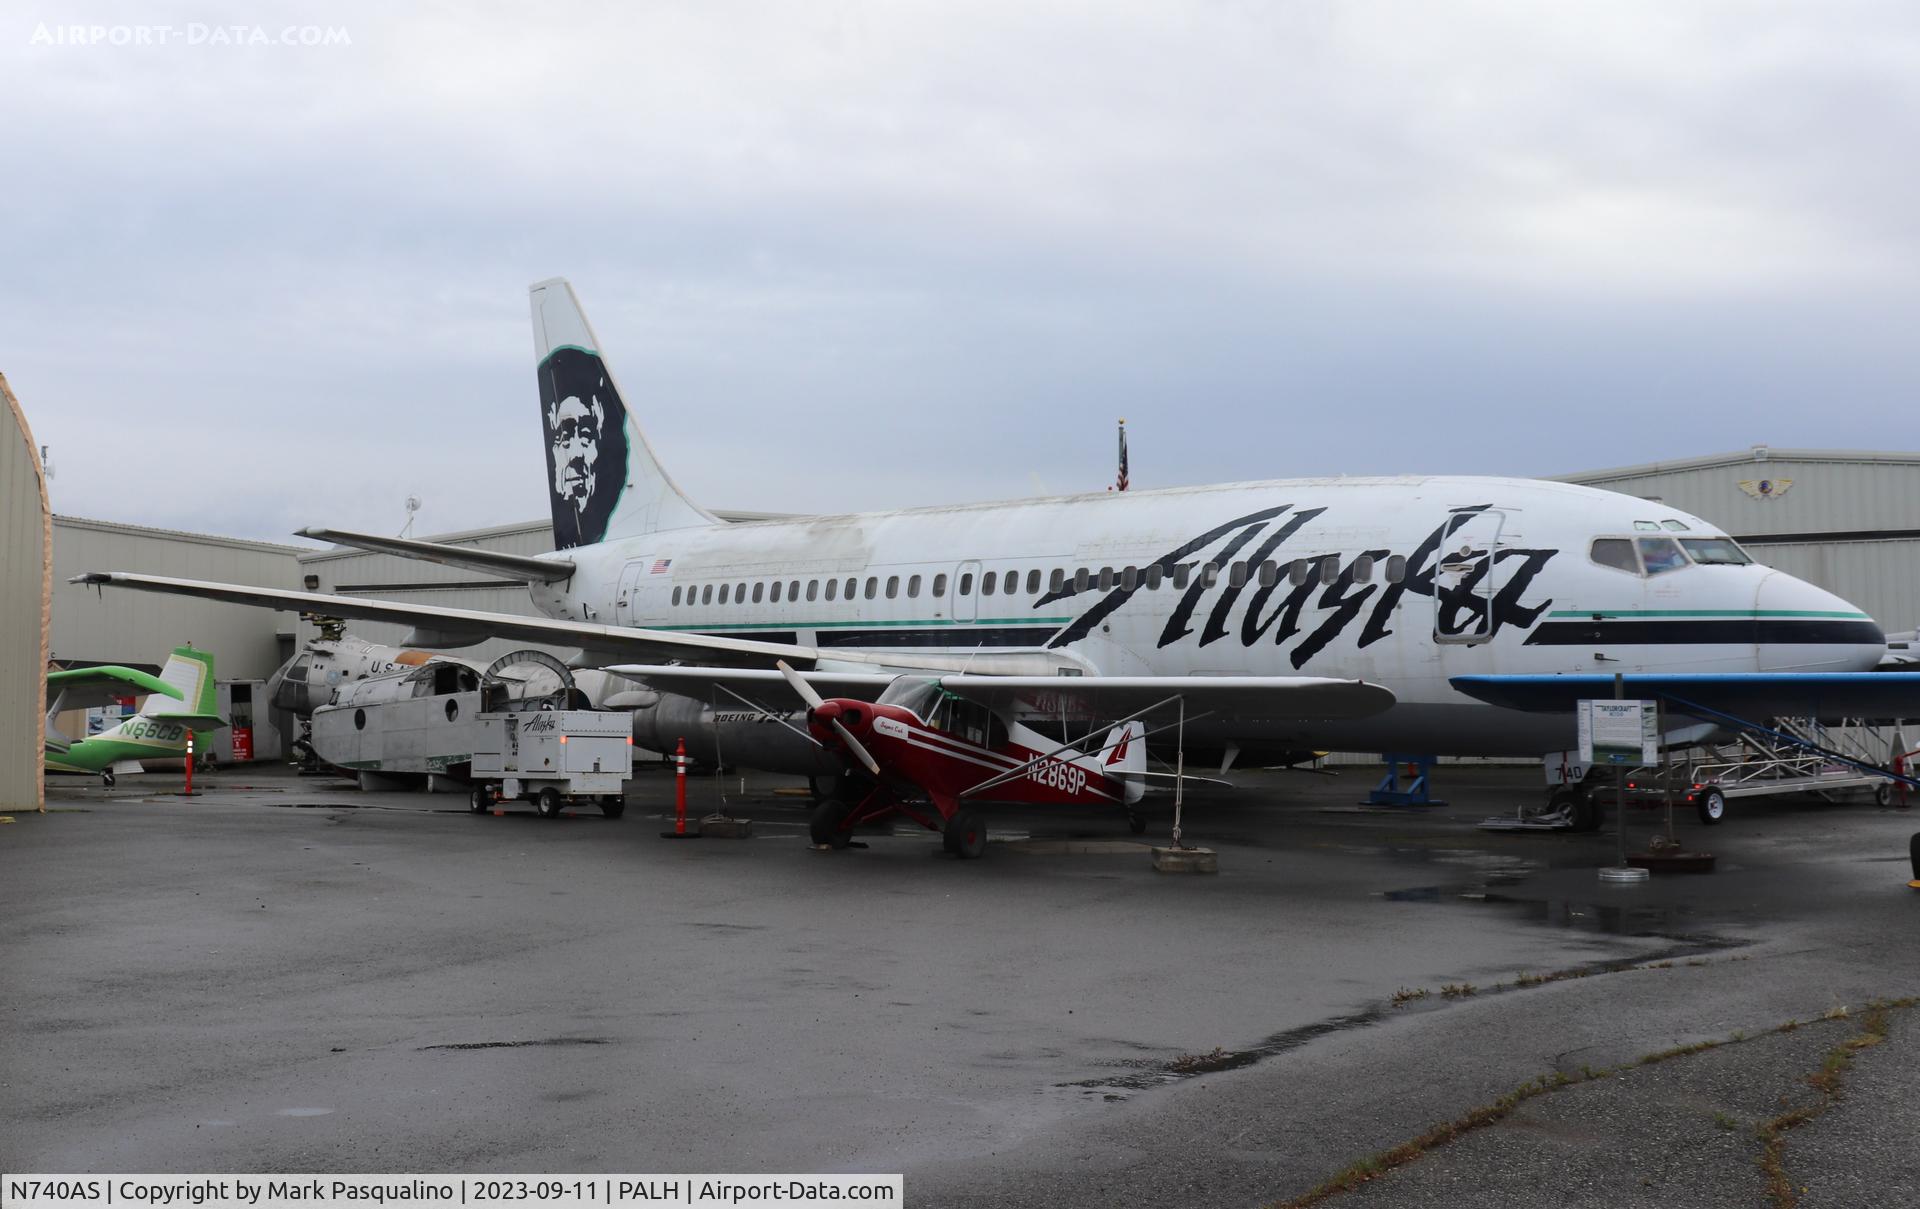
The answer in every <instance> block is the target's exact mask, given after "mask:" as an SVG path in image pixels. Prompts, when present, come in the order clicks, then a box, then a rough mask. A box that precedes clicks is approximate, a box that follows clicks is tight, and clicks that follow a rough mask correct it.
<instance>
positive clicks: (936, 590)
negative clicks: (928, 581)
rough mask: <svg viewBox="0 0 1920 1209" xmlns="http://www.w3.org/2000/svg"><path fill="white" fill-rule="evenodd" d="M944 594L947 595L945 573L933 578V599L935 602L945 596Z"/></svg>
mask: <svg viewBox="0 0 1920 1209" xmlns="http://www.w3.org/2000/svg"><path fill="white" fill-rule="evenodd" d="M946 594H947V577H946V575H945V573H942V574H939V575H936V576H934V577H933V595H934V599H936V600H937V599H939V598H940V597H942V596H945V595H946Z"/></svg>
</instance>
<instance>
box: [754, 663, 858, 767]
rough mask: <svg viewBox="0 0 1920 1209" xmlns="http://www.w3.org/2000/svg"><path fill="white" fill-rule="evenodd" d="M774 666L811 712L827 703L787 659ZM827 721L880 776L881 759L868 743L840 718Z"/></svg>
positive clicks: (849, 748) (854, 754) (849, 747)
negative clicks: (858, 736) (874, 756)
mask: <svg viewBox="0 0 1920 1209" xmlns="http://www.w3.org/2000/svg"><path fill="white" fill-rule="evenodd" d="M773 666H775V667H777V668H779V669H780V674H781V675H782V676H784V677H786V680H787V684H788V686H789V687H791V688H792V689H793V691H794V692H796V693H798V694H799V695H800V699H801V700H802V701H805V702H806V703H807V712H809V713H811V712H813V711H814V710H817V709H819V708H820V707H821V706H822V705H825V704H826V699H825V698H823V697H822V696H821V695H820V694H819V693H817V692H815V691H814V688H813V686H812V685H811V684H808V683H807V681H806V678H805V677H804V676H802V675H801V674H800V673H799V672H796V671H794V670H793V669H792V668H791V667H788V666H787V661H786V660H784V659H776V660H774V662H773ZM827 721H828V722H830V723H832V724H833V733H834V734H836V735H839V736H840V741H841V742H842V743H844V744H846V745H847V750H848V751H850V752H852V753H853V758H854V759H856V760H858V761H860V762H861V763H862V764H865V765H866V766H867V771H868V772H870V773H872V774H873V775H874V776H876V777H877V776H879V775H880V761H878V760H876V759H874V758H873V753H872V752H870V751H868V750H867V748H866V745H865V744H864V743H862V742H860V740H858V739H856V738H854V737H853V732H852V731H850V730H848V729H847V728H846V725H845V724H844V723H842V722H841V721H840V719H838V718H828V719H827Z"/></svg>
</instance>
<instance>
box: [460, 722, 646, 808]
mask: <svg viewBox="0 0 1920 1209" xmlns="http://www.w3.org/2000/svg"><path fill="white" fill-rule="evenodd" d="M474 724H475V728H476V729H475V734H474V741H473V771H472V774H471V775H472V777H473V783H474V784H473V799H472V810H473V812H474V813H475V814H483V813H485V812H486V811H489V810H491V809H493V807H494V805H495V803H496V802H501V801H510V800H522V801H527V802H531V803H533V805H534V808H535V809H536V810H538V811H539V812H540V814H541V816H542V817H544V818H554V817H556V816H557V815H558V814H559V813H560V812H561V811H562V810H565V809H566V808H567V807H568V806H570V805H587V804H591V805H595V806H598V807H599V808H600V812H601V813H602V814H604V815H606V816H607V817H608V818H610V819H617V818H619V817H620V815H621V813H622V812H623V811H625V810H626V808H627V799H626V782H627V780H628V779H629V778H631V777H632V776H633V719H632V718H631V717H629V716H628V715H627V714H625V713H606V712H602V711H599V710H589V709H548V710H538V711H529V712H521V713H497V714H481V715H480V716H479V717H477V718H475V719H474Z"/></svg>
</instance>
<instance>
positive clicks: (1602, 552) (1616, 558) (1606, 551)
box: [1592, 537, 1640, 575]
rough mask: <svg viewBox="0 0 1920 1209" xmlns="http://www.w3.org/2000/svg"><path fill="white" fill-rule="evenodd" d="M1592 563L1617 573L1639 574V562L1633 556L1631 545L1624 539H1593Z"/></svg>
mask: <svg viewBox="0 0 1920 1209" xmlns="http://www.w3.org/2000/svg"><path fill="white" fill-rule="evenodd" d="M1592 555H1593V561H1594V562H1597V563H1599V564H1600V565H1601V566H1603V567H1612V568H1614V569H1615V570H1617V571H1626V572H1629V573H1631V574H1634V575H1638V574H1640V560H1639V559H1637V558H1635V557H1634V556H1633V543H1632V542H1631V541H1628V540H1627V539H1626V538H1624V537H1596V538H1594V539H1593V550H1592Z"/></svg>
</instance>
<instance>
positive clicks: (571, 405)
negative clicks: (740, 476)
mask: <svg viewBox="0 0 1920 1209" xmlns="http://www.w3.org/2000/svg"><path fill="white" fill-rule="evenodd" d="M531 293H532V302H533V352H534V357H535V359H536V361H537V363H538V365H539V370H538V377H539V381H540V424H541V431H542V433H543V434H544V435H545V437H546V440H545V443H544V445H543V448H544V450H545V454H544V456H543V458H542V462H541V465H542V468H543V470H544V471H545V473H546V475H547V494H548V497H549V500H548V502H549V503H550V505H551V506H552V509H553V545H554V549H556V550H565V549H568V548H570V547H573V546H591V545H593V544H594V543H596V542H601V541H606V540H608V539H609V538H619V537H636V536H639V535H642V534H647V533H654V532H658V531H659V530H662V529H686V528H691V527H694V526H698V525H713V524H718V523H719V520H718V518H716V517H715V516H714V515H713V514H712V513H710V512H708V511H707V510H706V509H704V508H702V507H700V506H699V505H698V504H696V503H694V502H693V501H692V500H690V499H688V498H687V496H686V493H685V492H683V491H681V490H680V488H679V486H678V485H677V484H676V483H675V482H674V481H673V477H672V476H671V475H669V474H668V473H667V472H666V470H665V469H664V468H662V467H661V465H660V460H659V459H658V458H656V457H655V456H654V453H653V448H652V446H650V445H648V444H647V438H646V435H645V434H644V433H642V432H641V431H640V425H639V423H638V421H637V420H636V419H635V417H634V414H633V413H632V412H631V411H629V410H628V409H627V404H626V400H625V398H624V396H622V395H621V393H620V388H619V387H618V386H617V385H615V383H614V380H613V371H612V370H610V369H608V368H607V363H606V360H605V358H604V357H603V356H602V354H601V349H600V341H599V339H598V338H597V337H596V336H595V335H594V334H593V327H592V326H591V325H590V324H588V322H587V316H586V313H585V312H584V311H582V310H581V309H580V300H579V299H578V298H576V297H575V296H574V293H573V286H571V285H569V284H568V283H567V281H566V279H565V278H561V277H556V278H553V279H552V280H550V281H542V282H539V283H538V284H536V285H534V286H533V287H532V288H531Z"/></svg>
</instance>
